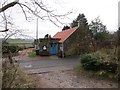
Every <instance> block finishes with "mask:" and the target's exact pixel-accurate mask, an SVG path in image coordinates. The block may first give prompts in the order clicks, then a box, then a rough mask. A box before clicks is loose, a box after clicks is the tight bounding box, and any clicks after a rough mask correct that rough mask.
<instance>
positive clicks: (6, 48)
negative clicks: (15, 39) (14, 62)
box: [2, 44, 19, 54]
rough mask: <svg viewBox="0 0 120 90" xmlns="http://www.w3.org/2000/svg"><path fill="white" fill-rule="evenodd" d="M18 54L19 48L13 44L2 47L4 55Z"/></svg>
mask: <svg viewBox="0 0 120 90" xmlns="http://www.w3.org/2000/svg"><path fill="white" fill-rule="evenodd" d="M9 51H10V52H11V53H16V52H18V51H19V47H18V46H17V45H12V44H3V45H2V53H3V54H5V53H9Z"/></svg>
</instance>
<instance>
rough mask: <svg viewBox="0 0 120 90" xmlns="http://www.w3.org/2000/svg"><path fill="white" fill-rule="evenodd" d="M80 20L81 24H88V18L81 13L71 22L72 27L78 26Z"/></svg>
mask: <svg viewBox="0 0 120 90" xmlns="http://www.w3.org/2000/svg"><path fill="white" fill-rule="evenodd" d="M78 22H79V25H80V26H85V27H86V26H87V25H88V22H87V19H86V18H85V15H84V14H79V15H78V16H77V18H76V19H75V20H73V22H72V23H71V27H72V28H73V27H76V26H78Z"/></svg>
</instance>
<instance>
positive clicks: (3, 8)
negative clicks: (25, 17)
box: [0, 1, 18, 13]
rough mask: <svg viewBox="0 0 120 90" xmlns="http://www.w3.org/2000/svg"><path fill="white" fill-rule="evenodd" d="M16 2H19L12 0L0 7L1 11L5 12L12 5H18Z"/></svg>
mask: <svg viewBox="0 0 120 90" xmlns="http://www.w3.org/2000/svg"><path fill="white" fill-rule="evenodd" d="M16 4H18V2H17V1H14V2H11V3H9V4H7V5H5V6H3V7H2V8H0V13H1V12H4V11H5V10H7V9H8V8H10V7H13V6H14V5H16Z"/></svg>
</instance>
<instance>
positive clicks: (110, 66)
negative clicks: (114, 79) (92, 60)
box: [102, 62, 118, 73]
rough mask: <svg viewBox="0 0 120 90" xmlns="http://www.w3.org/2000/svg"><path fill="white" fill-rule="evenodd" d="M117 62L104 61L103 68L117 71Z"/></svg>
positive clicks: (113, 71)
mask: <svg viewBox="0 0 120 90" xmlns="http://www.w3.org/2000/svg"><path fill="white" fill-rule="evenodd" d="M117 66H118V65H117V64H116V63H113V62H104V63H103V67H102V68H103V70H106V71H107V72H111V73H116V72H117Z"/></svg>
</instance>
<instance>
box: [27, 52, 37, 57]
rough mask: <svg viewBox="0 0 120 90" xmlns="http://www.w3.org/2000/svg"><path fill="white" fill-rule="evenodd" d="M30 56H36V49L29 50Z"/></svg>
mask: <svg viewBox="0 0 120 90" xmlns="http://www.w3.org/2000/svg"><path fill="white" fill-rule="evenodd" d="M28 56H29V57H35V56H36V52H35V51H34V50H33V51H32V52H28Z"/></svg>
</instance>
